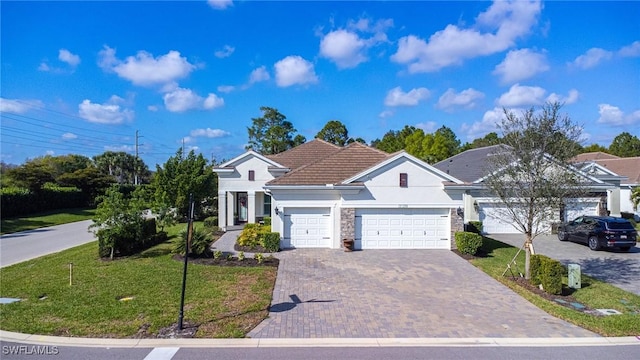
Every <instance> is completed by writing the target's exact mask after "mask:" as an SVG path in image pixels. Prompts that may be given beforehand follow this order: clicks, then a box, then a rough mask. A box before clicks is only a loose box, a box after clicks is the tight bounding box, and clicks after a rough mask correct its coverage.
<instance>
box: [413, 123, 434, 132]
mask: <svg viewBox="0 0 640 360" xmlns="http://www.w3.org/2000/svg"><path fill="white" fill-rule="evenodd" d="M437 126H438V124H437V123H436V122H435V121H427V122H424V123H417V124H416V127H417V128H418V129H422V130H423V131H424V132H425V133H432V132H434V131H436V129H437Z"/></svg>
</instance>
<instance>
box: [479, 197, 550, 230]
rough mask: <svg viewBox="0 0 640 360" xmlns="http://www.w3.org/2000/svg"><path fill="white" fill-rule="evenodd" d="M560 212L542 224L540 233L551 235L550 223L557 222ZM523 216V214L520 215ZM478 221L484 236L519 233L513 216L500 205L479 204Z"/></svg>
mask: <svg viewBox="0 0 640 360" xmlns="http://www.w3.org/2000/svg"><path fill="white" fill-rule="evenodd" d="M559 214H560V211H559V210H558V211H557V212H556V215H555V216H554V217H555V219H553V220H548V221H546V222H544V223H542V224H541V225H540V226H541V228H540V231H542V232H543V233H551V223H552V222H553V221H559V216H560V215H559ZM522 216H524V213H523V214H522ZM480 221H481V222H482V231H483V232H484V233H486V234H519V233H520V231H519V230H518V229H517V228H516V227H515V226H514V225H513V224H514V222H513V215H511V214H510V212H508V211H507V208H506V207H504V205H502V204H480Z"/></svg>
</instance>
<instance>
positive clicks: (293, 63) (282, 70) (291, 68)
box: [274, 55, 318, 87]
mask: <svg viewBox="0 0 640 360" xmlns="http://www.w3.org/2000/svg"><path fill="white" fill-rule="evenodd" d="M274 68H275V71H276V84H278V86H280V87H287V86H291V85H295V84H300V85H304V84H314V83H317V82H318V77H317V76H316V73H315V70H314V68H313V64H312V63H311V62H309V61H307V60H305V59H303V58H302V57H300V56H296V55H290V56H287V57H285V58H284V59H282V60H280V61H278V62H277V63H275V65H274Z"/></svg>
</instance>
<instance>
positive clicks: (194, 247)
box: [174, 227, 212, 257]
mask: <svg viewBox="0 0 640 360" xmlns="http://www.w3.org/2000/svg"><path fill="white" fill-rule="evenodd" d="M187 235H188V232H187V229H184V230H182V231H181V232H180V236H179V237H178V241H177V242H176V245H175V248H174V252H175V253H178V254H180V255H184V254H185V248H186V244H187ZM211 241H212V239H211V237H210V236H209V233H208V232H206V231H204V230H203V229H201V228H197V227H194V228H193V233H192V234H191V252H190V253H189V255H191V256H197V257H202V256H209V255H210V254H211Z"/></svg>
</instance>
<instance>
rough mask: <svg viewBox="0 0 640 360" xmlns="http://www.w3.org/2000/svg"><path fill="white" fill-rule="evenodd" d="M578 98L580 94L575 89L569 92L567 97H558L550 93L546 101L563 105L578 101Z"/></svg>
mask: <svg viewBox="0 0 640 360" xmlns="http://www.w3.org/2000/svg"><path fill="white" fill-rule="evenodd" d="M578 98H580V93H579V92H578V90H576V89H571V90H569V94H568V95H567V96H563V95H559V94H556V93H551V95H549V96H547V99H546V101H548V102H559V103H563V104H567V105H569V104H573V103H575V102H576V101H578Z"/></svg>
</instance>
